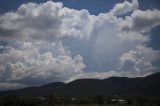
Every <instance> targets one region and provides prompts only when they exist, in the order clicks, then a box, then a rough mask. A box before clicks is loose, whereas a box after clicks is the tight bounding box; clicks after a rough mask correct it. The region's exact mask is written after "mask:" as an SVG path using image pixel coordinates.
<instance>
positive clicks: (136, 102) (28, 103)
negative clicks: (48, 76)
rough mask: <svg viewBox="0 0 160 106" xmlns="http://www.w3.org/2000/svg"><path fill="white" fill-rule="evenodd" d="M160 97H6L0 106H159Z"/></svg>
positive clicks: (3, 97) (0, 98)
mask: <svg viewBox="0 0 160 106" xmlns="http://www.w3.org/2000/svg"><path fill="white" fill-rule="evenodd" d="M159 105H160V97H123V98H122V97H118V96H113V97H103V96H96V97H63V96H59V97H58V96H53V95H48V96H46V97H31V96H15V95H6V96H1V97H0V106H159Z"/></svg>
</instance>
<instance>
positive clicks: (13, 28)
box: [0, 1, 92, 41]
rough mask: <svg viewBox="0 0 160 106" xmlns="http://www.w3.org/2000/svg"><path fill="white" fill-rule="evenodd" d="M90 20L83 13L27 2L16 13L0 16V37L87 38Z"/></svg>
mask: <svg viewBox="0 0 160 106" xmlns="http://www.w3.org/2000/svg"><path fill="white" fill-rule="evenodd" d="M91 17H92V16H90V15H89V13H88V11H87V10H81V11H78V10H74V9H68V8H65V7H63V4H62V3H54V2H52V1H47V2H46V3H42V4H35V3H27V4H23V5H21V6H20V7H19V8H18V10H17V11H16V12H9V13H6V14H4V15H2V16H0V23H1V24H0V37H1V38H9V39H10V38H15V39H23V40H30V39H38V40H39V39H40V40H41V39H43V40H49V41H53V40H55V39H57V38H64V37H79V38H87V37H88V36H89V31H90V30H91V29H92V25H91V24H92V19H91Z"/></svg>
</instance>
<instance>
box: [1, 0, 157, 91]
mask: <svg viewBox="0 0 160 106" xmlns="http://www.w3.org/2000/svg"><path fill="white" fill-rule="evenodd" d="M159 29H160V1H159V0H152V1H151V0H114V1H106V0H101V1H96V0H85V1H84V0H35V1H32V0H28V1H25V0H21V1H10V0H5V1H3V2H2V3H1V4H0V91H2V90H12V89H20V88H25V87H32V86H40V85H44V84H48V83H50V82H71V81H75V80H77V79H86V78H89V79H106V78H110V77H114V76H115V77H127V78H134V77H145V76H148V75H151V74H154V73H159V72H160V36H159V34H160V30H159Z"/></svg>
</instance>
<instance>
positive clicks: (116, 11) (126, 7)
mask: <svg viewBox="0 0 160 106" xmlns="http://www.w3.org/2000/svg"><path fill="white" fill-rule="evenodd" d="M138 5H139V4H138V1H137V0H132V2H131V3H130V2H128V1H124V2H123V3H117V4H116V5H115V6H114V7H113V9H112V10H111V11H110V13H111V14H113V15H123V14H127V13H129V12H132V11H134V10H137V9H138Z"/></svg>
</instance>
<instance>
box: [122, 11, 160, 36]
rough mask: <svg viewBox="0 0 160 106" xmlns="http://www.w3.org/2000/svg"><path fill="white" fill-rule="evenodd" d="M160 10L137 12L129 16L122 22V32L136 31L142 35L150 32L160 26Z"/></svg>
mask: <svg viewBox="0 0 160 106" xmlns="http://www.w3.org/2000/svg"><path fill="white" fill-rule="evenodd" d="M159 14H160V10H157V9H155V10H146V11H141V10H136V11H134V12H133V13H132V14H131V16H127V17H126V18H125V20H124V21H121V22H120V27H121V28H122V30H134V31H139V32H141V33H146V32H150V30H151V29H152V28H154V27H156V26H158V25H160V15H159Z"/></svg>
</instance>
